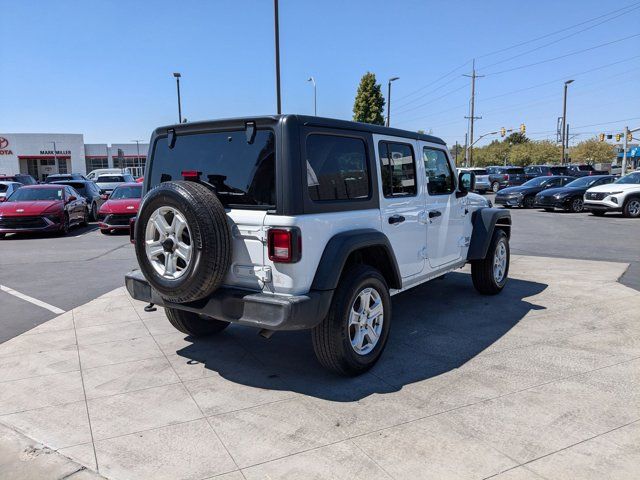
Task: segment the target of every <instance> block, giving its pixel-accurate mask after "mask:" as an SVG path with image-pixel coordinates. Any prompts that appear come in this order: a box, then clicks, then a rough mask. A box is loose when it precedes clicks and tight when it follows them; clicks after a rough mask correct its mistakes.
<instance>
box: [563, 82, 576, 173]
mask: <svg viewBox="0 0 640 480" xmlns="http://www.w3.org/2000/svg"><path fill="white" fill-rule="evenodd" d="M570 83H573V80H567V81H566V82H564V97H563V101H562V157H561V158H560V164H561V165H564V163H565V161H564V160H565V149H566V147H567V146H568V144H569V139H568V138H567V137H568V135H567V133H568V132H567V87H568V86H569V84H570Z"/></svg>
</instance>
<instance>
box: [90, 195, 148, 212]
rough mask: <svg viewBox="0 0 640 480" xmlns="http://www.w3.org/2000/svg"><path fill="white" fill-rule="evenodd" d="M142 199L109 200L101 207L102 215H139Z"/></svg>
mask: <svg viewBox="0 0 640 480" xmlns="http://www.w3.org/2000/svg"><path fill="white" fill-rule="evenodd" d="M140 200H141V199H140V198H121V199H120V198H119V199H116V200H107V201H106V202H104V203H103V204H102V207H100V213H123V214H126V213H138V208H139V207H140Z"/></svg>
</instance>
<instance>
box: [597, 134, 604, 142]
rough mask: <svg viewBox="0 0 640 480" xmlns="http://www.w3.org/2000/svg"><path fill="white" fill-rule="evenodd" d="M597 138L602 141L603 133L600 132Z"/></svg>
mask: <svg viewBox="0 0 640 480" xmlns="http://www.w3.org/2000/svg"><path fill="white" fill-rule="evenodd" d="M598 138H599V140H600V141H601V142H604V133H601V134H600V135H598Z"/></svg>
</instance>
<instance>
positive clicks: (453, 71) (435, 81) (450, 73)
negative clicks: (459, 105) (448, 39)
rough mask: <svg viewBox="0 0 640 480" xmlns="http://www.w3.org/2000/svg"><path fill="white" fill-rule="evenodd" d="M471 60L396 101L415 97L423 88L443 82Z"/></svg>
mask: <svg viewBox="0 0 640 480" xmlns="http://www.w3.org/2000/svg"><path fill="white" fill-rule="evenodd" d="M470 61H471V60H467V61H466V62H464V63H463V64H462V65H460V66H459V67H456V68H454V69H453V70H451V71H450V72H448V73H445V74H444V75H442V76H441V77H439V78H437V79H436V80H434V81H433V82H430V83H427V84H426V85H424V86H422V87H420V88H418V89H417V90H414V91H413V92H411V93H407V94H406V95H403V96H401V97H400V98H398V100H402V99H404V98H407V97H410V96H412V95H415V94H416V93H418V92H421V91H422V90H424V89H425V88H428V87H430V86H431V85H435V84H436V83H438V82H439V81H440V80H444V79H445V78H447V77H448V76H450V75H452V74H453V73H455V72H457V71H458V70H460V69H461V68H464V67H465V66H466V65H467V63H469V62H470Z"/></svg>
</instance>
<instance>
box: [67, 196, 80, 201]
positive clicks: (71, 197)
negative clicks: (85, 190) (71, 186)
mask: <svg viewBox="0 0 640 480" xmlns="http://www.w3.org/2000/svg"><path fill="white" fill-rule="evenodd" d="M77 199H78V198H77V197H76V196H75V195H71V196H69V198H67V202H75V201H76V200H77Z"/></svg>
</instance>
